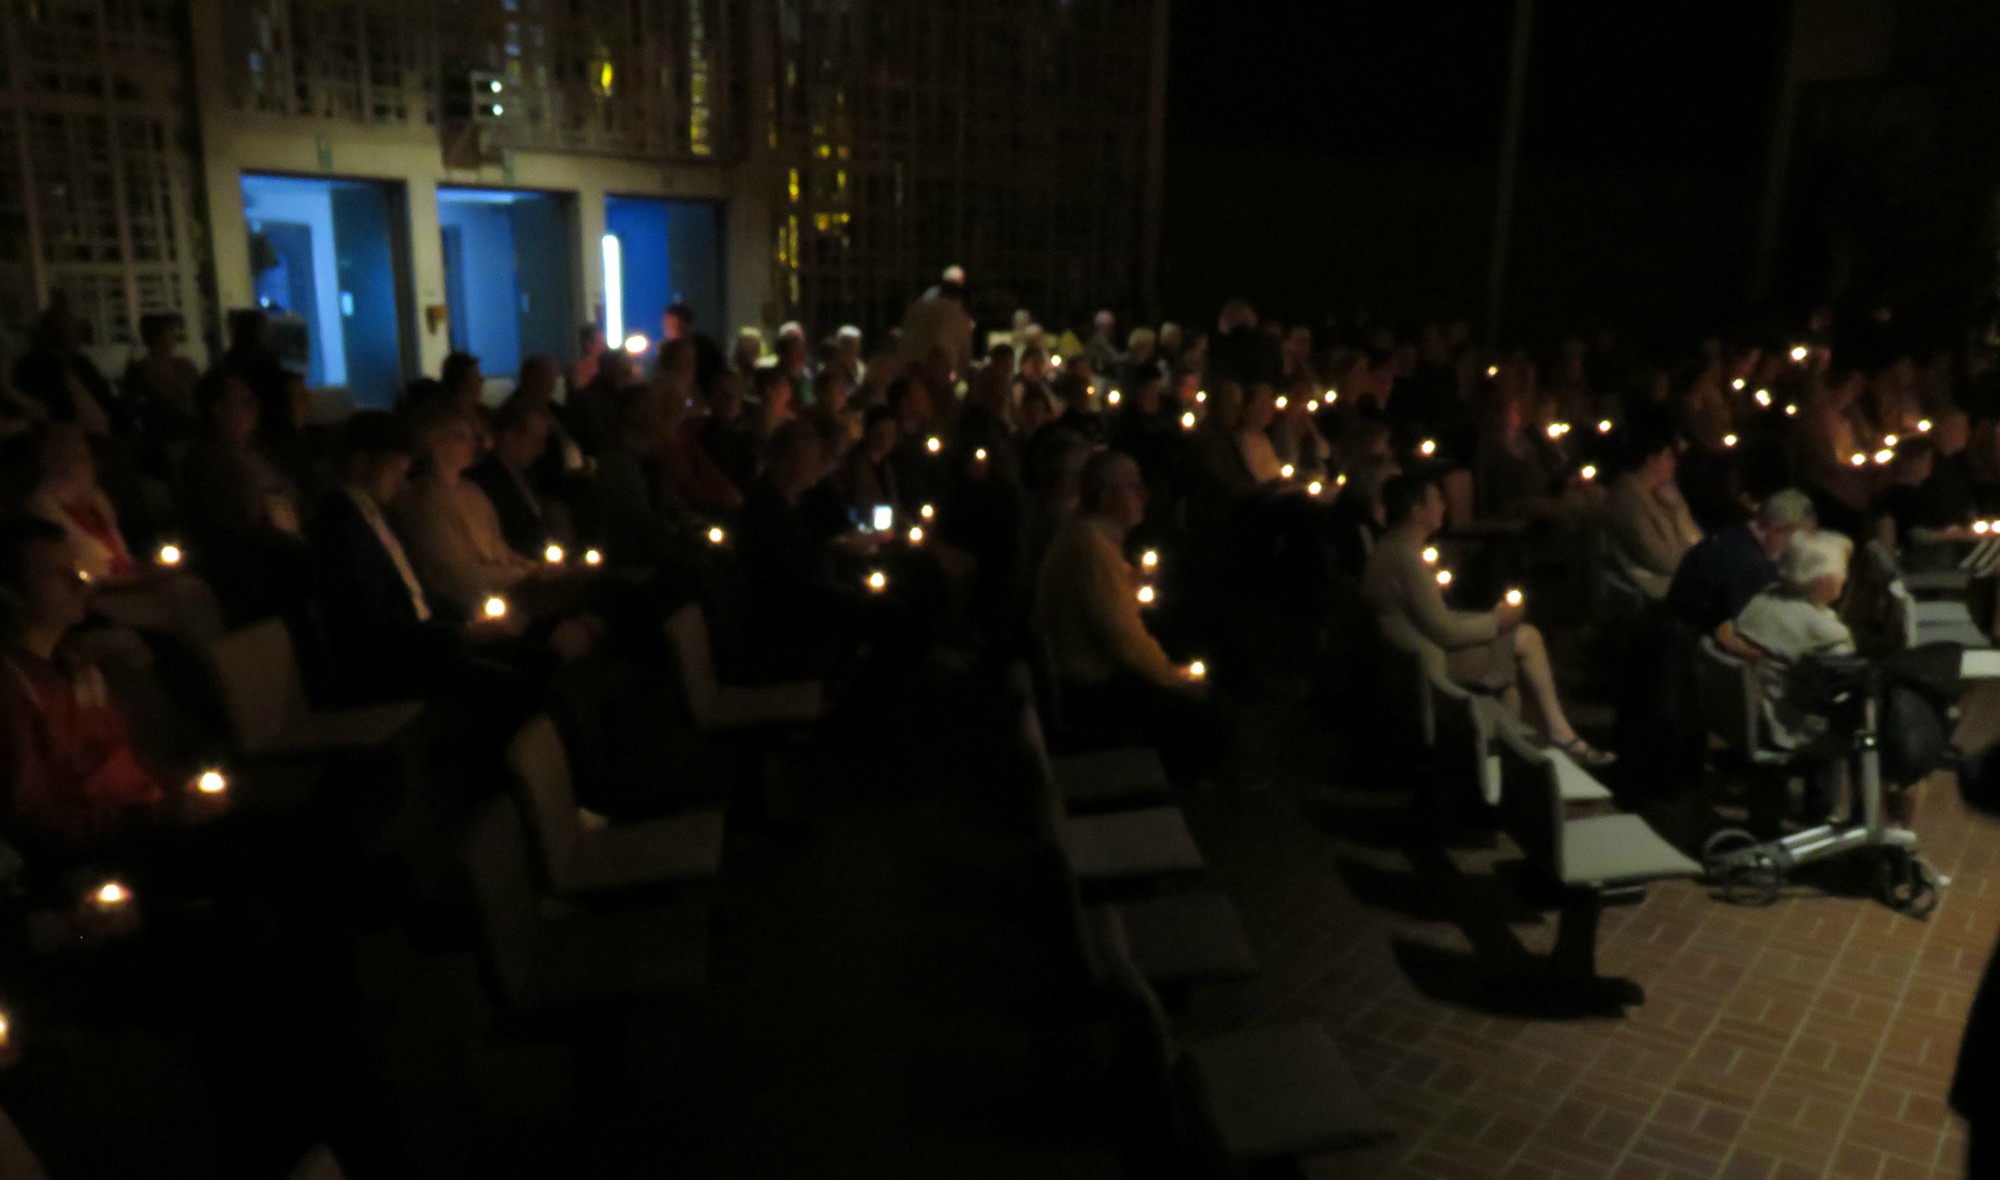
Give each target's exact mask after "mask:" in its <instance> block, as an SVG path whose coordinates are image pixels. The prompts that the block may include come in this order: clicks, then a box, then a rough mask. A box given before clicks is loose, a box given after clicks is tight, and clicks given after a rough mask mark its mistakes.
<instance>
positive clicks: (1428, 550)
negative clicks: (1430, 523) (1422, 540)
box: [1424, 545, 1438, 565]
mask: <svg viewBox="0 0 2000 1180" xmlns="http://www.w3.org/2000/svg"><path fill="white" fill-rule="evenodd" d="M1437 560H1438V551H1437V546H1436V545H1426V546H1424V564H1425V565H1436V564H1437Z"/></svg>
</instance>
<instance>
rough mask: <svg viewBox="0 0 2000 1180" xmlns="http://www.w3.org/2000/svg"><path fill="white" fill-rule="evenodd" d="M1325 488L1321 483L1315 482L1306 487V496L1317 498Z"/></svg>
mask: <svg viewBox="0 0 2000 1180" xmlns="http://www.w3.org/2000/svg"><path fill="white" fill-rule="evenodd" d="M1325 486H1326V485H1325V484H1322V483H1321V482H1320V481H1318V480H1314V481H1312V482H1311V483H1309V484H1307V485H1306V494H1307V495H1309V496H1317V495H1319V494H1320V492H1321V491H1322V490H1323V489H1324V488H1325Z"/></svg>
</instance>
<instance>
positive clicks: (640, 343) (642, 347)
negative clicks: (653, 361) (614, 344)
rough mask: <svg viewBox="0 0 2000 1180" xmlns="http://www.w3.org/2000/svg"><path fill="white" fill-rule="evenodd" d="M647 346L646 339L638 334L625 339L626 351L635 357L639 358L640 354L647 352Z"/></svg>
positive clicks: (635, 333)
mask: <svg viewBox="0 0 2000 1180" xmlns="http://www.w3.org/2000/svg"><path fill="white" fill-rule="evenodd" d="M646 344H647V340H646V337H645V336H644V335H642V334H640V333H638V332H634V333H632V334H631V335H630V336H627V337H626V338H625V351H626V352H629V353H631V354H632V355H633V356H638V355H639V354H640V353H642V352H644V351H646Z"/></svg>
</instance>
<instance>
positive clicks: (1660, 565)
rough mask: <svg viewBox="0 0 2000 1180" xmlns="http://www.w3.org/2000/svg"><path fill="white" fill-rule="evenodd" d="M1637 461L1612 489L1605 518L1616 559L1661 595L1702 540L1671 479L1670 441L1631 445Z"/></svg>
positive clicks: (1634, 577)
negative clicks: (1608, 510) (1633, 446)
mask: <svg viewBox="0 0 2000 1180" xmlns="http://www.w3.org/2000/svg"><path fill="white" fill-rule="evenodd" d="M1635 457H1636V459H1637V461H1638V466H1636V467H1634V468H1632V470H1630V471H1627V472H1626V473H1625V474H1623V475H1621V476H1619V477H1618V482H1617V483H1616V484H1614V485H1613V486H1612V488H1611V510H1610V514H1609V516H1608V518H1607V520H1606V525H1607V527H1608V531H1609V532H1610V535H1611V542H1612V545H1613V546H1614V548H1615V550H1616V553H1617V556H1618V560H1619V563H1620V564H1621V565H1622V566H1623V567H1624V569H1625V570H1626V572H1627V573H1629V574H1631V575H1632V580H1633V581H1635V582H1637V583H1638V584H1639V588H1640V589H1642V590H1644V591H1645V592H1646V593H1647V594H1648V595H1649V596H1651V597H1653V598H1656V599H1657V598H1664V597H1666V593H1667V587H1668V586H1669V585H1671V584H1672V582H1673V577H1674V570H1675V569H1676V568H1678V567H1679V565H1680V562H1681V558H1682V557H1684V556H1686V554H1687V551H1688V550H1689V549H1692V548H1694V546H1695V545H1696V544H1697V543H1698V542H1700V540H1701V526H1700V525H1697V524H1696V523H1695V522H1694V517H1693V515H1692V514H1690V513H1689V512H1688V506H1687V501H1686V500H1684V499H1682V498H1681V492H1680V488H1679V486H1678V485H1677V484H1675V482H1674V443H1673V440H1672V439H1671V438H1667V437H1657V438H1654V439H1651V440H1647V441H1645V442H1643V443H1642V444H1641V445H1640V446H1639V447H1637V448H1635Z"/></svg>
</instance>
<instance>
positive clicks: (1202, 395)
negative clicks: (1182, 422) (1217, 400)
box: [1194, 389, 1208, 405]
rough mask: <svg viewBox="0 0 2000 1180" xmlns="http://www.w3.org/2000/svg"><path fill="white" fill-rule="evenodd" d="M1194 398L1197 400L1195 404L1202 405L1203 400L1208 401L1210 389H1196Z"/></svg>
mask: <svg viewBox="0 0 2000 1180" xmlns="http://www.w3.org/2000/svg"><path fill="white" fill-rule="evenodd" d="M1194 400H1195V404H1196V405H1200V404H1201V403H1202V402H1205V401H1207V400H1208V390H1206V389H1197V390H1195V391H1194Z"/></svg>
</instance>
